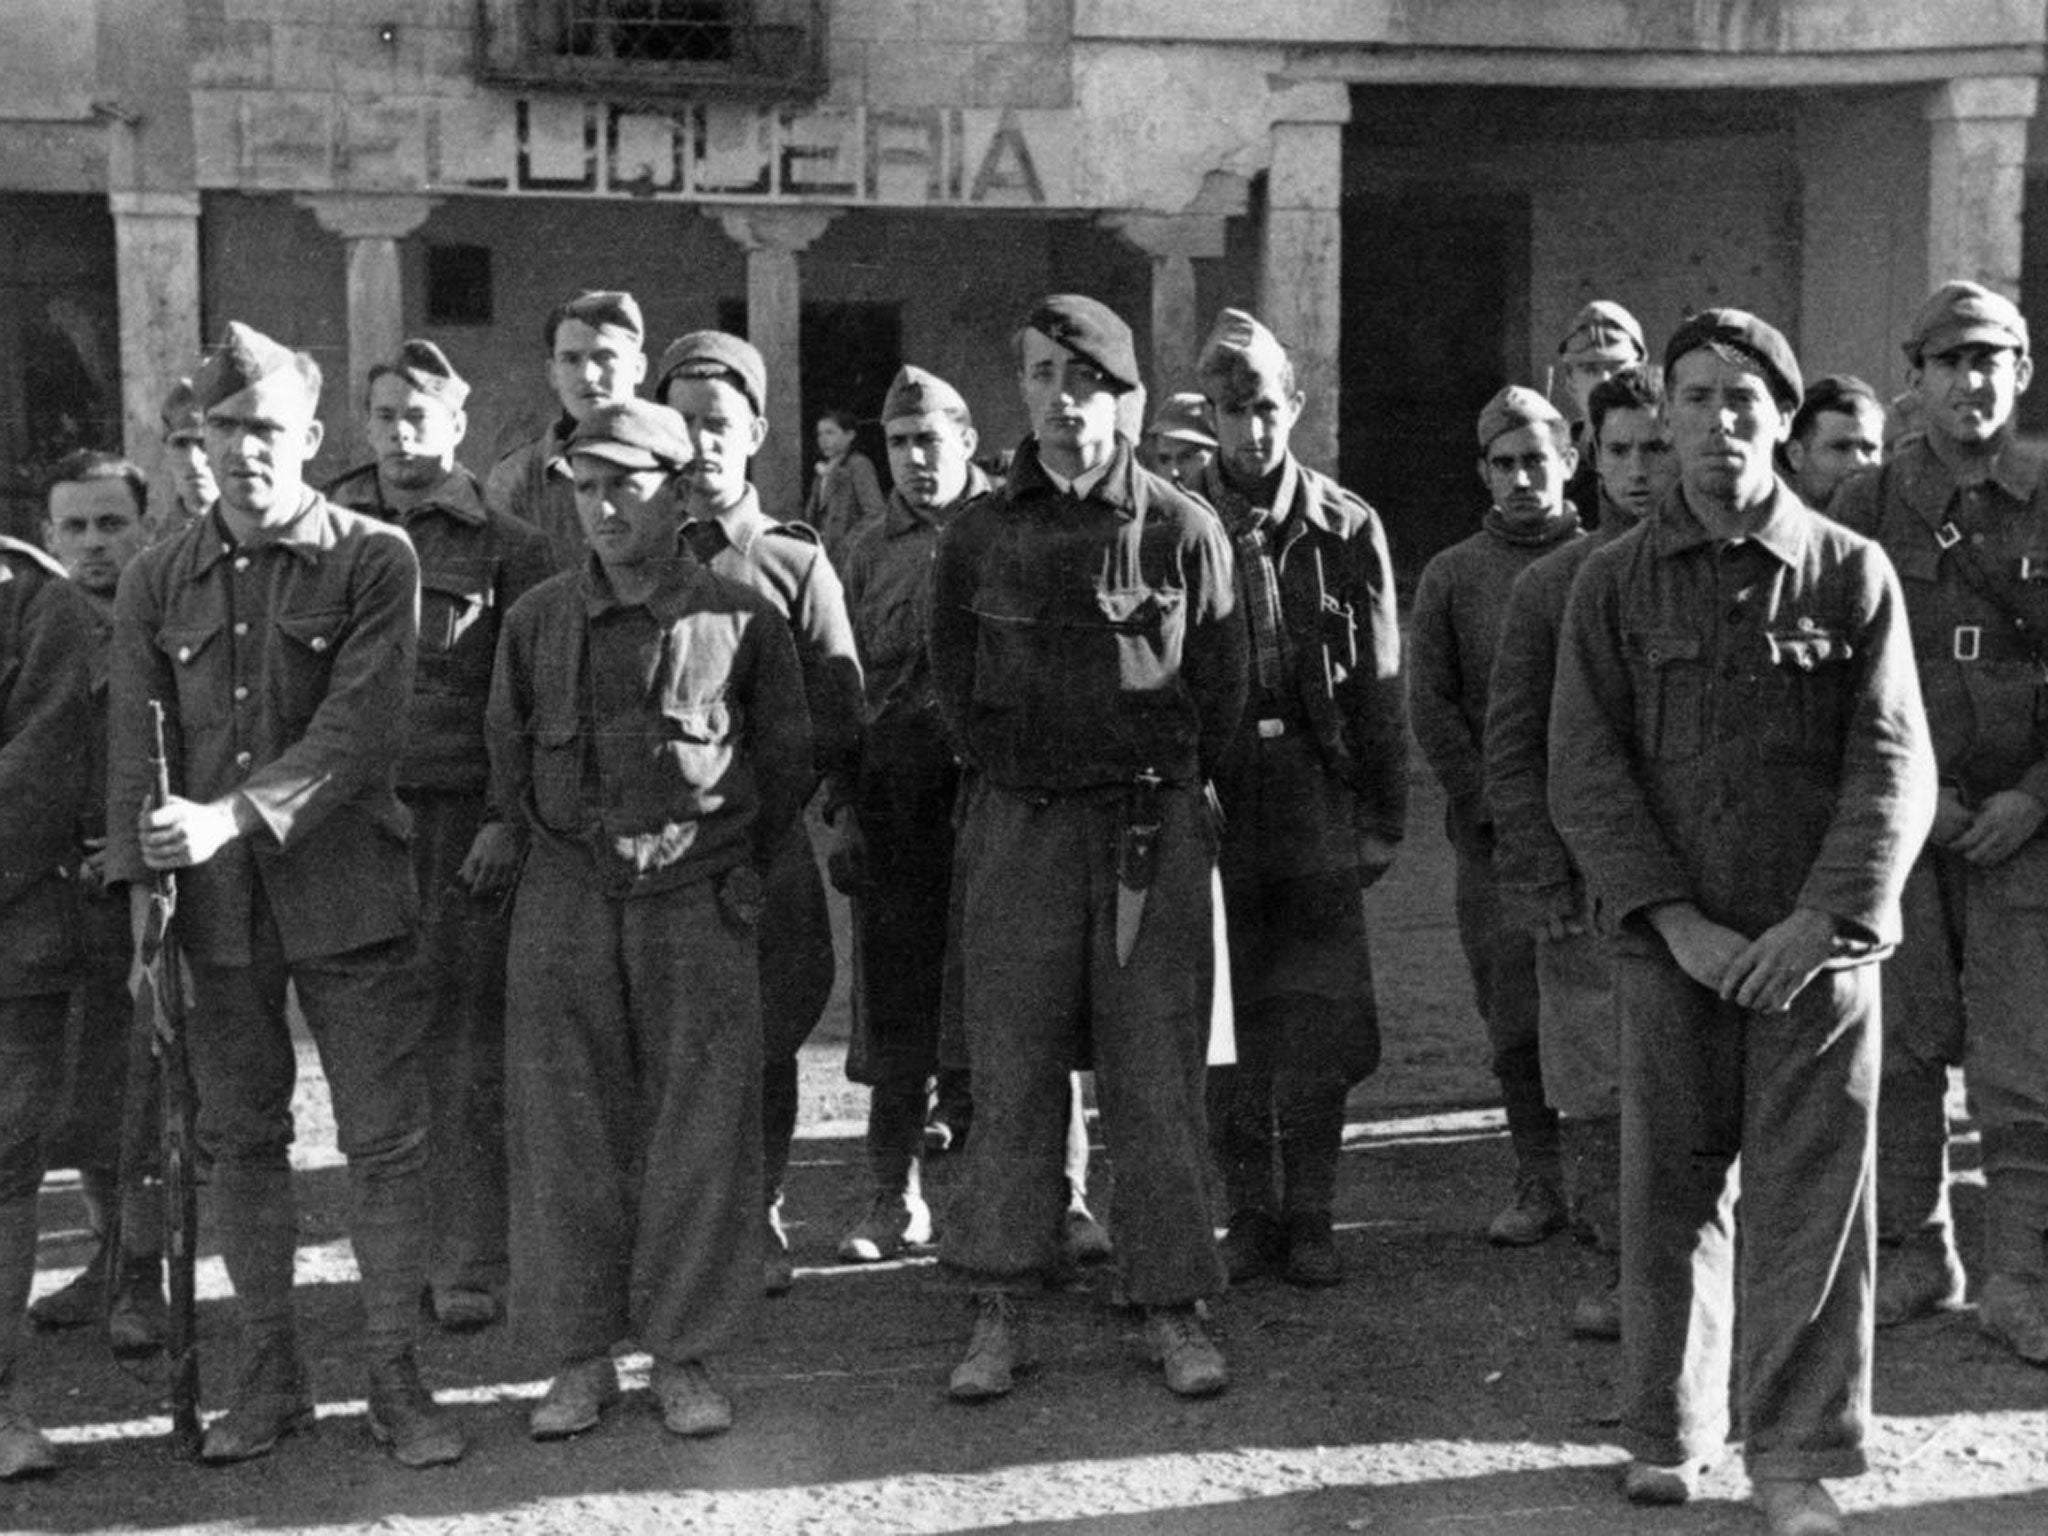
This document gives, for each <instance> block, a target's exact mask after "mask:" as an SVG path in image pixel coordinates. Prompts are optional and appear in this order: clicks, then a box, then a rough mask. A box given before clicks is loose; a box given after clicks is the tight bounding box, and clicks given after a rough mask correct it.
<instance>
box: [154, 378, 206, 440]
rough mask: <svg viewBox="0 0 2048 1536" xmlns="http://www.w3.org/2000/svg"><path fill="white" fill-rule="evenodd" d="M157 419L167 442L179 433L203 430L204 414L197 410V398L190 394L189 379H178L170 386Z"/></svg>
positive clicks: (204, 426) (190, 382) (204, 424)
mask: <svg viewBox="0 0 2048 1536" xmlns="http://www.w3.org/2000/svg"><path fill="white" fill-rule="evenodd" d="M157 419H158V420H159V421H161V422H162V423H163V424H164V437H165V438H166V439H167V440H168V439H170V438H173V437H177V436H179V435H180V434H181V433H186V432H201V431H204V430H205V428H206V413H205V412H203V411H201V410H200V409H199V397H198V396H197V395H195V394H194V393H193V392H192V381H191V380H190V379H179V380H177V381H176V382H175V383H174V384H172V385H171V389H170V393H169V394H167V395H165V396H164V403H163V406H162V408H161V409H160V410H159V411H158V412H157Z"/></svg>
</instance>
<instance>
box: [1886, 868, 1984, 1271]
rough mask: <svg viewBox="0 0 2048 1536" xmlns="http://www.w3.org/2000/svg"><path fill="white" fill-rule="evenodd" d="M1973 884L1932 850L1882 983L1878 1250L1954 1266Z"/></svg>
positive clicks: (1909, 897)
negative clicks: (1952, 1115)
mask: <svg viewBox="0 0 2048 1536" xmlns="http://www.w3.org/2000/svg"><path fill="white" fill-rule="evenodd" d="M1967 878H1968V876H1967V873H1966V871H1965V869H1964V867H1963V865H1962V862H1961V861H1960V860H1959V859H1957V858H1956V857H1954V856H1953V855H1948V854H1944V853H1942V852H1941V850H1939V849H1933V848H1930V849H1928V850H1927V851H1926V852H1925V853H1923V854H1922V855H1921V856H1920V859H1919V861H1918V862H1917V863H1915V864H1914V866H1913V868H1912V871H1911V873H1910V874H1908V876H1907V878H1906V887H1905V892H1904V894H1903V896H1902V898H1901V901H1900V906H1901V910H1902V913H1903V917H1904V923H1905V937H1904V940H1903V942H1902V943H1901V944H1900V945H1899V948H1898V949H1897V950H1896V951H1895V952H1894V953H1893V954H1892V955H1891V957H1890V958H1889V959H1887V960H1886V961H1885V962H1884V973H1883V974H1884V1022H1883V1026H1882V1027H1883V1030H1884V1055H1883V1060H1884V1067H1883V1080H1882V1086H1881V1089H1880V1091H1879V1094H1878V1112H1877V1219H1878V1224H1879V1225H1878V1233H1879V1240H1880V1241H1881V1242H1882V1243H1883V1244H1885V1245H1886V1246H1887V1247H1890V1248H1900V1247H1912V1248H1926V1249H1929V1250H1932V1251H1933V1252H1935V1253H1937V1254H1940V1255H1941V1256H1942V1257H1943V1258H1944V1260H1946V1261H1947V1262H1950V1263H1953V1262H1954V1253H1955V1239H1954V1233H1953V1224H1952V1222H1951V1220H1950V1216H1949V1199H1948V1110H1947V1098H1948V1068H1949V1066H1950V1065H1951V1064H1952V1063H1956V1062H1960V1061H1961V1060H1962V1053H1963V1048H1964V1040H1965V1038H1966V1029H1965V1023H1964V1019H1965V1014H1964V1006H1963V991H1962V963H1963V955H1964V943H1965V939H1966V932H1965V926H1964V918H1965V911H1966V906H1967V896H1966V893H1965V882H1966V881H1967ZM1974 1086H1975V1084H1974V1081H1973V1083H1972V1087H1973V1088H1974Z"/></svg>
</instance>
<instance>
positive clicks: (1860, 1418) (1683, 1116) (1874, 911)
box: [1550, 309, 1935, 1536]
mask: <svg viewBox="0 0 2048 1536" xmlns="http://www.w3.org/2000/svg"><path fill="white" fill-rule="evenodd" d="M1664 369H1665V387H1666V390H1667V392H1668V394H1667V400H1666V405H1665V416H1666V421H1667V423H1668V425H1669V427H1670V431H1671V440H1672V444H1673V447H1674V449H1675V450H1676V452H1677V456H1678V466H1679V476H1680V483H1679V485H1678V487H1677V488H1676V489H1674V490H1673V491H1671V492H1670V493H1668V494H1667V495H1666V496H1665V497H1664V498H1663V500H1661V501H1660V502H1658V503H1657V505H1656V507H1655V508H1654V509H1653V510H1652V512H1651V513H1650V516H1649V518H1648V519H1647V521H1645V522H1644V524H1643V525H1642V526H1641V527H1639V528H1637V529H1635V530H1633V531H1631V532H1629V533H1627V534H1624V535H1623V536H1622V537H1620V538H1618V539H1616V540H1614V541H1613V542H1612V543H1610V544H1608V545H1606V546H1605V547H1603V548H1601V549H1598V550H1595V551H1594V552H1593V553H1592V554H1591V555H1590V556H1588V557H1587V559H1586V563H1585V565H1584V566H1583V567H1582V568H1581V569H1580V572H1579V576H1578V579H1577V581H1576V583H1575V584H1574V587H1573V590H1572V596H1571V604H1570V608H1569V610H1568V611H1567V614H1566V617H1565V627H1564V639H1563V644H1562V649H1561V652H1560V655H1559V660H1558V672H1557V695H1556V700H1555V703H1554V704H1553V706H1552V710H1551V722H1550V727H1551V728H1550V743H1551V746H1550V803H1551V808H1552V811H1553V812H1554V813H1555V815H1556V818H1557V826H1558V831H1559V832H1560V833H1561V834H1562V835H1563V837H1564V841H1565V845H1566V847H1567V848H1568V849H1570V851H1571V855H1572V857H1573V859H1574V860H1576V862H1577V864H1578V867H1579V868H1580V869H1581V870H1583V871H1584V873H1585V877H1586V881H1587V884H1588V886H1589V887H1590V888H1591V890H1592V892H1593V898H1594V900H1595V902H1596V903H1597V910H1598V911H1599V913H1600V918H1601V923H1602V927H1603V931H1604V932H1605V933H1606V934H1607V936H1608V938H1609V940H1610V950H1609V953H1610V959H1611V963H1612V966H1613V973H1614V986H1615V995H1616V999H1617V1003H1618V1006H1619V1009H1620V1020H1621V1114H1622V1157H1623V1162H1624V1168H1623V1176H1622V1185H1621V1205H1622V1216H1621V1222H1622V1239H1621V1274H1622V1314H1623V1320H1622V1347H1623V1351H1624V1358H1623V1372H1624V1385H1623V1389H1622V1410H1621V1412H1622V1418H1621V1438H1622V1443H1623V1444H1624V1445H1625V1446H1626V1447H1627V1448H1628V1451H1629V1454H1630V1456H1631V1457H1632V1458H1633V1459H1632V1460H1631V1461H1630V1463H1629V1465H1628V1469H1627V1472H1626V1475H1625V1478H1624V1488H1625V1491H1626V1493H1627V1495H1628V1497H1629V1498H1630V1499H1631V1500H1633V1501H1635V1502H1637V1503H1646V1504H1674V1503H1683V1502H1685V1501H1686V1500H1688V1499H1690V1498H1691V1497H1692V1496H1693V1495H1694V1494H1695V1492H1696V1491H1697V1489H1698V1485H1699V1478H1700V1474H1701V1472H1702V1470H1703V1469H1704V1468H1705V1467H1706V1466H1707V1465H1709V1464H1711V1463H1712V1462H1713V1461H1714V1460H1716V1459H1718V1457H1719V1456H1720V1454H1721V1451H1722V1447H1723V1446H1724V1445H1725V1443H1726V1441H1727V1437H1728V1429H1729V1416H1730V1380H1729V1377H1730V1371H1731V1359H1735V1365H1734V1376H1735V1382H1734V1387H1735V1391H1734V1408H1735V1414H1736V1421H1737V1422H1738V1423H1740V1424H1741V1426H1742V1434H1743V1449H1744V1454H1745V1458H1746V1460H1747V1462H1748V1470H1749V1476H1750V1480H1751V1483H1752V1485H1753V1487H1754V1489H1755V1495H1756V1499H1757V1503H1758V1505H1759V1506H1760V1508H1761V1509H1762V1511H1763V1513H1764V1516H1765V1519H1766V1521H1767V1523H1768V1525H1769V1528H1770V1530H1771V1531H1772V1532H1773V1533H1774V1536H1792V1533H1803V1536H1818V1533H1825V1532H1829V1531H1838V1530H1840V1529H1841V1528H1842V1527H1841V1517H1840V1514H1839V1512H1838V1511H1837V1510H1836V1508H1835V1504H1834V1501H1833V1500H1832V1498H1830V1497H1829V1495H1828V1493H1827V1490H1826V1489H1825V1488H1824V1487H1823V1486H1822V1484H1821V1482H1820V1479H1822V1478H1827V1477H1847V1476H1853V1475H1854V1474H1856V1473H1859V1472H1861V1471H1862V1470H1864V1466H1865V1458H1864V1452H1863V1437H1864V1432H1865V1426H1866V1421H1867V1418H1868V1414H1869V1408H1870V1341H1871V1333H1870V1283H1871V1256H1872V1249H1873V1238H1874V1235H1875V1234H1874V1228H1873V1219H1874V1212H1873V1201H1872V1178H1871V1170H1872V1164H1873V1156H1872V1154H1873V1151H1874V1139H1873V1129H1874V1128H1873V1112H1874V1109H1875V1104H1874V1098H1875V1094H1876V1088H1877V1070H1878V1030H1877V984H1878V977H1877V970H1878V968H1877V965H1876V964H1875V962H1876V960H1877V959H1878V958H1879V957H1880V956H1881V955H1882V954H1883V953H1884V952H1885V951H1886V950H1887V949H1888V948H1889V947H1890V946H1891V945H1893V944H1895V943H1896V942H1897V941H1898V936H1899V890H1900V887H1901V886H1902V885H1903V884H1904V881H1905V875H1906V870H1907V867H1908V866H1909V865H1910V864H1911V862H1912V859H1913V855H1914V853H1915V852H1916V851H1917V849H1918V847H1919V844H1920V840H1921V838H1922V837H1923V836H1924V835H1925V834H1926V831H1927V826H1928V823H1929V821H1930V819H1931V818H1932V815H1933V810H1934V793H1935V785H1934V760H1933V755H1932V753H1931V752H1930V750H1929V747H1928V738H1927V727H1926V720H1925V717H1924V716H1923V714H1922V712H1921V708H1920V696H1919V688H1918V685H1917V684H1916V683H1915V681H1914V676H1913V665H1912V653H1911V646H1910V642H1909V638H1908V635H1907V629H1906V615H1905V613H1904V611H1903V608H1902V605H1901V602H1900V596H1899V586H1898V582H1897V580H1896V579H1895V578H1894V576H1893V574H1892V568H1891V562H1890V561H1888V560H1887V559H1886V558H1885V556H1884V552H1883V551H1882V550H1881V549H1879V548H1878V547H1877V546H1876V545H1875V544H1873V543H1871V542H1870V541H1869V540H1867V539H1864V538H1861V537H1859V536H1858V535H1856V534H1853V533H1850V532H1849V531H1847V530H1846V529H1844V528H1842V527H1840V526H1839V525H1838V524H1836V523H1833V522H1830V521H1828V520H1827V519H1825V518H1822V517H1819V516H1817V515H1815V514H1814V512H1813V511H1812V510H1811V509H1810V508H1808V507H1807V506H1806V505H1805V504H1804V503H1802V502H1801V501H1800V500H1799V498H1798V497H1797V496H1795V495H1794V494H1793V493H1792V491H1791V490H1790V488H1788V487H1787V486H1785V485H1784V484H1783V483H1782V482H1781V481H1779V480H1778V478H1777V475H1776V473H1775V470H1774V467H1773V456H1774V454H1775V452H1776V450H1777V447H1778V445H1779V444H1780V443H1782V442H1783V441H1784V438H1785V436H1786V434H1787V433H1788V432H1789V430H1790V428H1791V421H1792V414H1793V412H1794V411H1795V410H1797V409H1798V406H1799V399H1800V393H1801V391H1800V378H1799V365H1798V362H1797V361H1796V359H1794V357H1793V355H1792V349H1791V348H1790V347H1789V346H1787V345H1786V343H1785V339H1784V337H1783V336H1781V335H1779V333H1778V332H1777V331H1776V330H1775V329H1773V328H1772V327H1771V326H1769V325H1767V324H1765V323H1764V322H1763V321H1762V320H1759V319H1757V318H1756V316H1754V315H1751V314H1748V313H1746V312H1744V311H1742V310H1734V309H1709V310H1703V311H1701V312H1700V313H1699V314H1697V315H1694V316H1693V317H1692V318H1690V319H1689V320H1687V321H1686V322H1685V323H1684V324H1683V325H1681V326H1680V327H1679V328H1678V330H1677V331H1676V332H1675V333H1674V334H1673V336H1672V338H1671V340H1670V342H1669V344H1668V346H1667V348H1666V351H1665V358H1664ZM1738 1159H1739V1161H1740V1170H1741V1172H1740V1185H1741V1201H1740V1204H1739V1205H1738V1204H1737V1200H1736V1192H1737V1186H1736V1167H1737V1162H1738ZM1738 1224H1739V1227H1740V1230H1739V1231H1738ZM1738 1315H1739V1316H1740V1319H1741V1327H1740V1339H1739V1341H1738V1339H1737V1328H1736V1319H1737V1316H1738ZM1738 1346H1739V1358H1736V1356H1737V1350H1738Z"/></svg>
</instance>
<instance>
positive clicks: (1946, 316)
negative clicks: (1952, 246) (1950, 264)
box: [1906, 281, 2028, 365]
mask: <svg viewBox="0 0 2048 1536" xmlns="http://www.w3.org/2000/svg"><path fill="white" fill-rule="evenodd" d="M1971 345H1976V346H1987V347H2011V348H2012V349H2013V350H2014V351H2015V352H2018V353H2020V354H2021V355H2022V356H2024V355H2025V354H2026V351H2027V345H2028V342H2027V322H2026V319H2025V318H2024V317H2023V316H2022V315H2021V314H2020V312H2019V307H2018V306H2017V305H2016V304H2014V303H2013V302H2012V300H2011V299H2008V298H2007V297H2006V296H2005V295H2004V294H2002V293H1994V292H1992V291H1991V290H1990V289H1989V288H1986V287H1985V286H1984V285H1983V284H1982V283H1968V282H1960V281H1958V282H1952V283H1943V284H1942V285H1941V286H1940V287H1939V288H1937V289H1935V290H1934V292H1933V293H1932V294H1930V295H1929V296H1928V299H1927V302H1926V303H1925V304H1922V305H1921V306H1920V313H1919V314H1917V315H1915V316H1914V317H1913V328H1912V330H1910V331H1909V332H1907V333H1906V361H1908V362H1909V363H1913V364H1916V365H1917V364H1918V363H1919V362H1920V360H1921V359H1922V358H1924V357H1926V356H1928V355H1929V354H1930V353H1932V354H1935V355H1939V354H1941V353H1943V352H1947V351H1949V350H1951V349H1952V348H1955V347H1962V346H1971Z"/></svg>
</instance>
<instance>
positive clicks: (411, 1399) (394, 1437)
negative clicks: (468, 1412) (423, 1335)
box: [369, 1350, 467, 1467]
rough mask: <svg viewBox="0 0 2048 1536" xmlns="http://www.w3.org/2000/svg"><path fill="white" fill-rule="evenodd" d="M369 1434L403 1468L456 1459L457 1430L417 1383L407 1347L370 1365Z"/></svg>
mask: <svg viewBox="0 0 2048 1536" xmlns="http://www.w3.org/2000/svg"><path fill="white" fill-rule="evenodd" d="M369 1417H370V1438H371V1439H372V1440H375V1441H376V1442H377V1443H378V1444H379V1445H381V1446H383V1447H384V1448H385V1449H387V1450H389V1451H390V1452H391V1459H392V1460H393V1461H395V1462H397V1463H398V1464H399V1465H400V1466H402V1467H440V1466H446V1465H448V1464H449V1463H450V1462H456V1461H460V1460H461V1459H462V1453H463V1451H464V1450H466V1449H467V1447H466V1446H465V1445H464V1443H463V1439H462V1431H461V1430H459V1429H457V1428H456V1427H455V1422H454V1420H453V1419H451V1418H450V1417H449V1416H448V1415H447V1414H446V1413H444V1412H443V1411H442V1409H441V1407H440V1405H439V1404H437V1403H436V1402H435V1401H434V1399H433V1396H432V1394H430V1393H429V1392H428V1391H427V1389H426V1388H425V1387H423V1386H421V1385H420V1372H419V1366H418V1365H417V1364H415V1363H414V1360H413V1356H412V1352H411V1351H410V1350H408V1351H407V1352H406V1353H405V1354H403V1355H401V1356H399V1357H398V1358H397V1359H395V1360H386V1361H383V1362H382V1363H380V1364H377V1365H373V1366H371V1367H370V1413H369Z"/></svg>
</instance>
